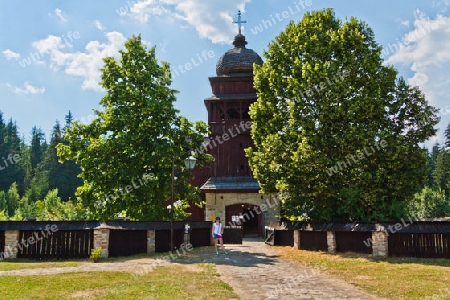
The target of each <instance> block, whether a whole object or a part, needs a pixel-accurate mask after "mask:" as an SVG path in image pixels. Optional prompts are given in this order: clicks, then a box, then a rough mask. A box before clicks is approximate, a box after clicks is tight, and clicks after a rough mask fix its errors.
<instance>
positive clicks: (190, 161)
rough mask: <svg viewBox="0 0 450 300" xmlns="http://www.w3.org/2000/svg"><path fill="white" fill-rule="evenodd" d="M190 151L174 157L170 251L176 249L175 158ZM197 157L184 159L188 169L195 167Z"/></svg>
mask: <svg viewBox="0 0 450 300" xmlns="http://www.w3.org/2000/svg"><path fill="white" fill-rule="evenodd" d="M188 152H190V151H187V152H184V153H183V154H181V155H179V156H175V157H174V158H173V159H172V197H171V204H170V251H173V249H174V241H173V222H174V211H175V204H174V202H175V201H174V198H175V193H174V191H175V159H177V158H178V157H180V156H183V155H185V154H186V153H188ZM196 161H197V160H196V159H195V157H193V156H192V155H191V156H188V157H186V158H185V160H184V165H185V166H186V169H188V170H191V169H193V168H194V167H195V163H196Z"/></svg>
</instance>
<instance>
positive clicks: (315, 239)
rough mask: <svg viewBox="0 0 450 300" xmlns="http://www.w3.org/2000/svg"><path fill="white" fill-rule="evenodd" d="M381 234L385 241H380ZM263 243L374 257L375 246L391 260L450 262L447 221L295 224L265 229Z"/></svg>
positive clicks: (449, 226) (449, 238)
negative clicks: (384, 251)
mask: <svg viewBox="0 0 450 300" xmlns="http://www.w3.org/2000/svg"><path fill="white" fill-rule="evenodd" d="M380 233H381V234H382V235H384V237H385V240H383V239H381V240H379V238H378V234H380ZM266 243H267V244H270V245H275V246H292V245H294V246H296V247H297V248H298V249H301V250H313V251H333V252H340V253H343V252H355V253H363V254H374V255H375V254H377V253H374V244H377V247H381V248H383V247H385V249H386V256H391V257H396V256H397V257H399V256H403V257H423V258H450V221H415V222H408V223H406V222H405V221H404V220H402V221H401V222H397V223H394V222H390V223H377V224H374V223H297V224H289V226H287V227H286V228H266ZM330 249H331V250H330ZM377 255H378V254H377Z"/></svg>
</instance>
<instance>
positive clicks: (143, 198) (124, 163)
mask: <svg viewBox="0 0 450 300" xmlns="http://www.w3.org/2000/svg"><path fill="white" fill-rule="evenodd" d="M104 62H105V65H104V67H103V69H102V76H101V78H102V82H101V86H102V87H103V88H104V89H105V90H106V95H105V96H104V97H103V98H102V100H101V101H100V104H101V106H102V107H103V110H99V111H95V114H96V118H95V119H94V120H92V122H91V123H90V124H87V125H85V124H80V123H79V122H74V123H72V124H71V126H70V127H69V128H67V129H66V135H65V139H67V140H68V141H69V144H68V145H66V144H63V143H60V144H59V145H58V146H57V149H58V155H60V157H61V159H62V160H67V159H76V162H77V163H78V164H79V165H80V167H81V169H82V172H81V174H80V176H81V178H82V179H83V182H84V184H83V186H81V187H79V188H78V189H77V193H76V195H77V197H79V198H80V199H81V200H82V201H83V205H84V206H85V207H87V208H89V210H90V211H91V212H92V213H93V214H95V216H97V217H103V218H112V217H115V216H117V215H119V214H125V215H126V216H129V217H131V218H135V219H141V220H144V219H145V220H157V219H163V218H164V217H167V216H168V211H167V208H166V206H167V200H169V199H170V195H171V167H172V160H173V159H174V158H175V166H176V168H177V170H178V172H177V180H176V189H175V192H176V196H175V197H176V199H187V198H188V194H189V191H190V189H188V188H187V179H188V177H189V176H190V173H189V172H188V171H187V170H184V169H183V168H182V165H183V159H184V158H185V156H183V154H184V153H186V152H188V151H189V149H194V148H197V147H200V146H201V144H202V143H203V141H204V136H205V135H206V134H207V126H206V124H205V123H203V122H198V123H196V124H195V125H194V124H192V123H190V122H188V120H187V119H186V118H184V117H181V116H179V115H178V111H177V110H176V109H175V108H174V102H175V100H176V98H175V94H176V93H177V91H175V90H173V89H171V88H170V87H169V86H170V84H171V74H170V66H169V64H168V63H165V62H162V63H158V61H157V59H156V54H155V48H154V47H153V48H151V49H149V50H148V49H147V48H146V47H145V45H143V44H142V42H141V38H140V36H137V37H135V36H133V37H132V38H130V39H129V40H128V41H127V42H126V43H125V50H123V51H120V59H119V60H116V59H115V58H112V57H108V58H105V59H104ZM188 138H189V139H188ZM186 155H189V153H188V154H186ZM206 157H207V156H206V154H200V155H199V156H198V157H197V160H198V163H200V164H201V163H202V161H203V160H205V159H206Z"/></svg>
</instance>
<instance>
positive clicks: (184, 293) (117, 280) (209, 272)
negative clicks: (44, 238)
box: [0, 264, 239, 299]
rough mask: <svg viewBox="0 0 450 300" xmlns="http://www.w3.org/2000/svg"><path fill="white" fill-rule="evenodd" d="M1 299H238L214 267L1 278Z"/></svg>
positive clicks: (165, 267)
mask: <svg viewBox="0 0 450 300" xmlns="http://www.w3.org/2000/svg"><path fill="white" fill-rule="evenodd" d="M0 286H1V287H2V290H1V299H73V298H75V299H77V298H78V299H238V298H239V297H238V296H237V295H236V294H234V293H233V292H232V288H231V287H230V286H228V285H227V284H225V283H223V282H222V281H220V279H219V275H218V274H217V272H216V271H215V267H214V265H212V264H196V265H171V266H160V267H156V268H155V269H153V270H152V271H151V272H148V273H146V274H143V275H138V276H136V275H135V274H131V273H127V272H88V273H87V272H83V273H64V274H58V275H43V276H3V277H0Z"/></svg>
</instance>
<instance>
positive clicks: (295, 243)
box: [294, 230, 300, 250]
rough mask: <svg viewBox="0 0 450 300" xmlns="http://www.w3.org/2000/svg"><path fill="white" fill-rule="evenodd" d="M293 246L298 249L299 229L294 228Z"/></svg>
mask: <svg viewBox="0 0 450 300" xmlns="http://www.w3.org/2000/svg"><path fill="white" fill-rule="evenodd" d="M294 248H295V249H297V250H299V249H300V230H294Z"/></svg>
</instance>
